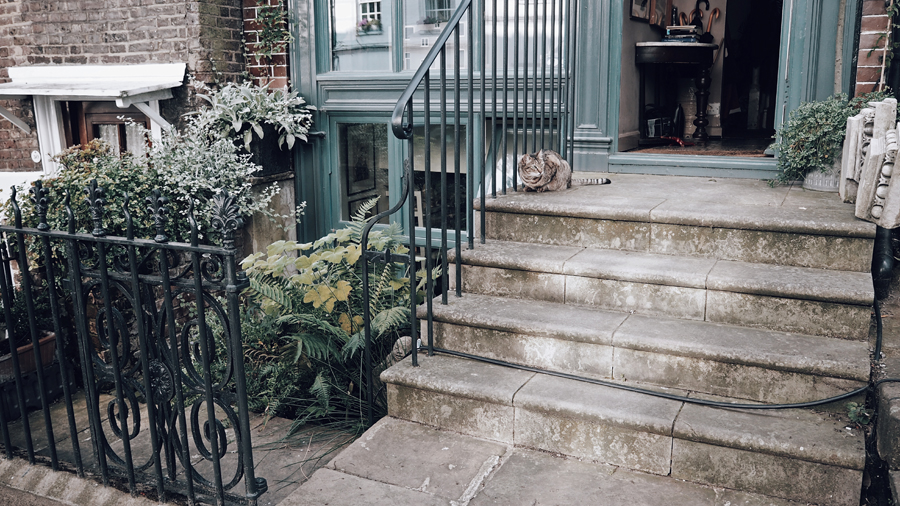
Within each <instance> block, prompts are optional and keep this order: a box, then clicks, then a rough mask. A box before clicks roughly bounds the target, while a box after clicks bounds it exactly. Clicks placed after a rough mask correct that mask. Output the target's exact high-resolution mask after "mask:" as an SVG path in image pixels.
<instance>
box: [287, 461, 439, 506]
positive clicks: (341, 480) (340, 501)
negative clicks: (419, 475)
mask: <svg viewBox="0 0 900 506" xmlns="http://www.w3.org/2000/svg"><path fill="white" fill-rule="evenodd" d="M355 504H366V505H371V506H382V505H383V506H450V501H448V500H446V499H442V498H440V497H435V496H433V495H431V494H426V493H424V492H419V491H416V490H410V489H408V488H403V487H398V486H396V485H389V484H387V483H381V482H378V481H372V480H367V479H365V478H360V477H358V476H353V475H351V474H344V473H341V472H338V471H332V470H331V469H319V470H318V471H316V474H314V475H313V477H312V479H310V480H309V481H308V482H307V483H306V484H304V485H303V487H301V488H300V489H298V490H296V491H294V493H292V494H291V495H289V496H288V497H287V498H285V499H284V500H283V501H281V502H280V503H279V506H349V505H355Z"/></svg>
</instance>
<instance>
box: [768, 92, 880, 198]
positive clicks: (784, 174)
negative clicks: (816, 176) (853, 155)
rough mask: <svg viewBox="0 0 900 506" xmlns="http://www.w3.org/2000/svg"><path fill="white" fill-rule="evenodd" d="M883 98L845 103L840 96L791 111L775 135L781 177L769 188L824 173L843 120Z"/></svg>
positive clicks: (867, 96)
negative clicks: (814, 172) (809, 175)
mask: <svg viewBox="0 0 900 506" xmlns="http://www.w3.org/2000/svg"><path fill="white" fill-rule="evenodd" d="M887 96H888V94H887V93H885V92H872V93H866V94H864V95H860V96H858V97H855V98H854V99H853V100H849V101H848V100H847V95H844V94H842V93H841V94H837V95H833V96H831V97H828V98H827V99H825V100H820V101H817V102H804V103H802V104H800V106H799V107H798V108H796V109H794V110H793V111H791V114H790V118H789V119H788V121H787V122H786V123H785V124H784V125H783V126H782V127H781V128H780V129H779V130H778V133H777V134H776V142H775V143H774V144H773V147H774V148H775V150H776V151H777V153H778V165H777V166H778V169H779V170H780V171H781V174H780V175H779V176H778V178H777V179H775V180H773V181H772V182H771V184H772V185H773V186H774V185H775V184H779V183H789V182H791V181H796V180H798V179H803V178H804V177H805V176H806V174H807V173H808V172H810V171H813V170H820V171H823V172H824V171H826V170H828V168H830V167H831V166H832V164H833V163H834V162H835V160H836V159H837V157H839V156H840V153H841V148H842V146H843V143H844V135H845V134H846V127H847V118H849V117H851V116H853V115H855V114H856V113H858V112H859V111H860V110H861V109H862V108H863V107H865V106H866V104H868V103H869V102H871V101H879V100H883V99H884V98H885V97H887Z"/></svg>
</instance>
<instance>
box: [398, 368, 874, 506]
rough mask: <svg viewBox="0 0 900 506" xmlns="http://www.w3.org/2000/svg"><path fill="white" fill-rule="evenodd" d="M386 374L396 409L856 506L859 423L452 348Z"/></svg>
mask: <svg viewBox="0 0 900 506" xmlns="http://www.w3.org/2000/svg"><path fill="white" fill-rule="evenodd" d="M419 360H420V366H419V367H412V364H411V361H410V360H409V359H406V360H404V361H402V362H400V363H399V364H396V365H395V366H393V367H391V368H390V369H388V370H387V371H385V372H384V373H382V375H381V378H382V381H384V382H385V383H387V384H388V410H389V413H390V415H391V416H393V417H397V418H401V419H404V420H409V421H414V422H419V423H423V424H426V425H431V426H433V427H436V428H438V429H444V430H448V431H453V432H459V433H462V434H466V435H471V436H476V437H481V438H485V439H489V440H493V441H499V442H501V443H506V444H511V445H514V446H516V447H524V448H532V449H536V450H544V451H550V452H555V453H558V454H562V455H568V456H572V457H576V458H579V459H584V460H587V461H595V462H599V463H604V464H611V465H614V466H620V467H623V468H626V469H631V470H636V471H641V472H646V473H650V474H657V475H661V476H671V477H673V478H676V479H680V480H686V481H690V482H696V483H703V484H707V485H712V486H714V487H725V488H729V489H735V490H740V491H744V492H751V493H756V494H765V495H769V496H773V497H779V498H783V499H788V500H793V501H804V502H810V503H816V504H820V505H829V506H832V505H833V506H851V505H852V506H856V505H858V504H859V495H860V488H861V482H862V470H863V466H864V463H865V448H864V438H863V434H862V432H861V431H858V430H855V429H854V430H848V429H847V428H846V427H849V425H847V422H846V421H845V420H842V419H839V418H838V417H837V416H836V415H834V414H819V413H815V412H812V411H807V410H788V411H750V410H737V409H719V408H712V407H706V406H697V405H693V404H689V403H685V402H682V401H677V400H670V399H663V398H659V397H653V396H649V395H645V394H640V393H636V392H629V391H625V390H619V389H615V388H611V387H606V386H600V385H594V384H589V383H584V382H577V381H574V380H569V379H564V378H559V377H553V376H549V375H545V374H536V373H531V372H526V371H522V370H517V369H512V368H504V367H500V366H496V365H490V364H485V363H481V362H475V361H471V360H463V359H458V358H453V357H449V356H441V355H437V356H433V357H428V356H424V355H420V357H419Z"/></svg>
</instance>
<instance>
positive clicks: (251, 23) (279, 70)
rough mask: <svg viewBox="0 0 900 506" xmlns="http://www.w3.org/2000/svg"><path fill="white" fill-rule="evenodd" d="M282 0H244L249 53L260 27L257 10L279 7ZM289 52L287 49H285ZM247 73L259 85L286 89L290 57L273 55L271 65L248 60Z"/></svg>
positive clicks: (249, 58)
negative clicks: (265, 6)
mask: <svg viewBox="0 0 900 506" xmlns="http://www.w3.org/2000/svg"><path fill="white" fill-rule="evenodd" d="M279 4H283V1H282V0H244V40H245V41H246V42H247V53H248V54H252V53H253V45H254V43H256V41H257V39H256V33H257V30H258V29H259V25H258V24H257V23H256V10H257V8H258V7H259V6H260V5H279ZM285 51H287V48H285ZM247 71H248V72H249V73H250V75H251V76H253V77H254V79H256V81H257V83H259V84H265V83H266V82H270V83H271V84H270V87H271V89H275V88H285V87H287V86H288V57H287V53H286V52H284V53H279V54H276V55H273V57H272V61H271V65H266V62H264V61H260V60H257V59H256V58H253V57H252V56H251V57H248V58H247Z"/></svg>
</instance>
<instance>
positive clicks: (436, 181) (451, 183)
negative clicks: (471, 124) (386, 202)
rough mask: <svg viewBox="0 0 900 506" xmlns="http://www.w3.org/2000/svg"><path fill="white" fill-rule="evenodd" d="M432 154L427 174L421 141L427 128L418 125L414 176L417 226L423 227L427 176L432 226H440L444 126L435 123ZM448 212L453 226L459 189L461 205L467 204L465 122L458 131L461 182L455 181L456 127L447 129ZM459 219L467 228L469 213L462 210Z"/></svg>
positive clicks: (463, 226)
mask: <svg viewBox="0 0 900 506" xmlns="http://www.w3.org/2000/svg"><path fill="white" fill-rule="evenodd" d="M430 134H431V142H430V144H431V153H430V155H431V156H430V157H429V159H430V160H431V167H430V169H431V172H430V173H428V174H427V175H426V173H425V143H424V142H422V141H421V139H424V136H425V127H417V128H416V129H415V132H414V135H415V138H416V142H415V143H414V149H415V157H414V162H415V164H414V166H413V168H414V169H415V172H416V175H415V191H416V195H415V199H416V226H417V227H424V226H425V211H424V205H420V203H421V202H422V199H423V195H424V192H425V178H426V177H428V178H429V183H430V185H431V199H430V204H431V226H432V227H435V228H436V227H440V225H441V143H440V140H441V129H440V126H438V125H435V126H433V127H432V128H431V132H430ZM446 139H447V215H448V220H449V221H448V222H447V223H448V225H449V226H450V227H451V228H452V227H453V226H455V223H456V221H455V220H456V210H455V205H456V204H455V202H456V201H455V199H456V197H455V195H456V193H455V192H457V191H460V192H462V193H460V202H461V205H462V206H463V209H464V206H465V200H466V199H465V194H466V193H465V192H466V177H467V172H468V171H467V167H466V127H465V125H463V126H461V127H460V134H459V144H460V150H459V151H460V152H459V167H460V168H459V172H460V175H459V181H457V180H456V174H455V170H456V169H455V159H454V145H455V142H454V134H453V127H452V126H450V127H448V128H447V135H446ZM460 220H461V223H462V228H463V229H465V228H466V213H465V211H462V210H461V212H460Z"/></svg>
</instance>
